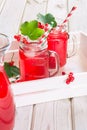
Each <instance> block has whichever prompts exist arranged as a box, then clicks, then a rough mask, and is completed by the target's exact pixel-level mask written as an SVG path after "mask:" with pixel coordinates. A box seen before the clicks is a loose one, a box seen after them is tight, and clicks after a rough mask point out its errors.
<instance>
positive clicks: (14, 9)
mask: <svg viewBox="0 0 87 130" xmlns="http://www.w3.org/2000/svg"><path fill="white" fill-rule="evenodd" d="M25 4H26V0H6V2H5V4H4V7H3V10H2V11H1V14H0V32H2V33H5V34H7V35H8V36H10V37H11V36H12V37H13V36H14V34H15V33H17V32H18V29H19V25H20V21H21V17H22V14H23V11H24V7H25Z"/></svg>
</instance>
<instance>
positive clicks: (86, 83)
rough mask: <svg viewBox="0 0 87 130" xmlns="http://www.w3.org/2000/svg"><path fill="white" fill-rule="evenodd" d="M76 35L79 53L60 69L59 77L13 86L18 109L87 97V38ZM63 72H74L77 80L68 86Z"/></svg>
mask: <svg viewBox="0 0 87 130" xmlns="http://www.w3.org/2000/svg"><path fill="white" fill-rule="evenodd" d="M74 35H76V38H77V39H76V41H75V42H76V44H77V45H78V49H77V52H76V54H75V55H74V56H72V57H71V58H68V59H67V64H66V65H65V66H64V67H62V68H60V70H59V73H58V75H56V76H55V77H51V78H45V79H40V80H34V81H27V82H21V83H13V84H11V87H12V91H13V94H14V98H15V103H16V106H17V107H20V106H26V105H31V104H37V103H42V102H48V101H53V100H59V99H66V98H72V97H77V96H83V95H87V62H86V61H87V55H86V54H85V53H86V51H85V53H84V47H83V45H86V44H87V36H86V34H84V33H83V32H80V33H74ZM86 46H87V45H86ZM62 71H65V72H67V73H69V72H73V73H74V77H75V80H74V81H73V82H72V83H70V84H69V85H67V84H66V83H65V80H66V78H67V75H64V76H61V72H62Z"/></svg>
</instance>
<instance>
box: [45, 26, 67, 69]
mask: <svg viewBox="0 0 87 130" xmlns="http://www.w3.org/2000/svg"><path fill="white" fill-rule="evenodd" d="M47 41H48V49H49V50H53V51H55V52H56V53H57V54H58V56H59V60H60V67H62V66H64V65H65V64H66V57H67V41H68V33H67V32H66V31H63V30H62V31H60V30H57V29H53V30H52V31H51V32H50V34H49V36H48V39H47Z"/></svg>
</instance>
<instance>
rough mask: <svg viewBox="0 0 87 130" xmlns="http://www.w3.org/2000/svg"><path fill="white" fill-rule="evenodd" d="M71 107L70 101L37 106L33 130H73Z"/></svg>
mask: <svg viewBox="0 0 87 130" xmlns="http://www.w3.org/2000/svg"><path fill="white" fill-rule="evenodd" d="M70 107H71V104H70V101H69V100H68V99H67V100H60V101H56V102H48V103H43V104H38V105H35V106H34V111H33V118H32V126H31V130H72V124H71V109H70Z"/></svg>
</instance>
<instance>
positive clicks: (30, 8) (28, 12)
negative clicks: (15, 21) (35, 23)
mask: <svg viewBox="0 0 87 130" xmlns="http://www.w3.org/2000/svg"><path fill="white" fill-rule="evenodd" d="M46 2H47V1H43V0H41V1H38V0H29V1H28V2H27V5H26V8H25V11H24V15H23V19H22V22H24V21H30V20H34V19H37V14H38V13H42V14H44V13H45V12H46V4H47V3H46Z"/></svg>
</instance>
